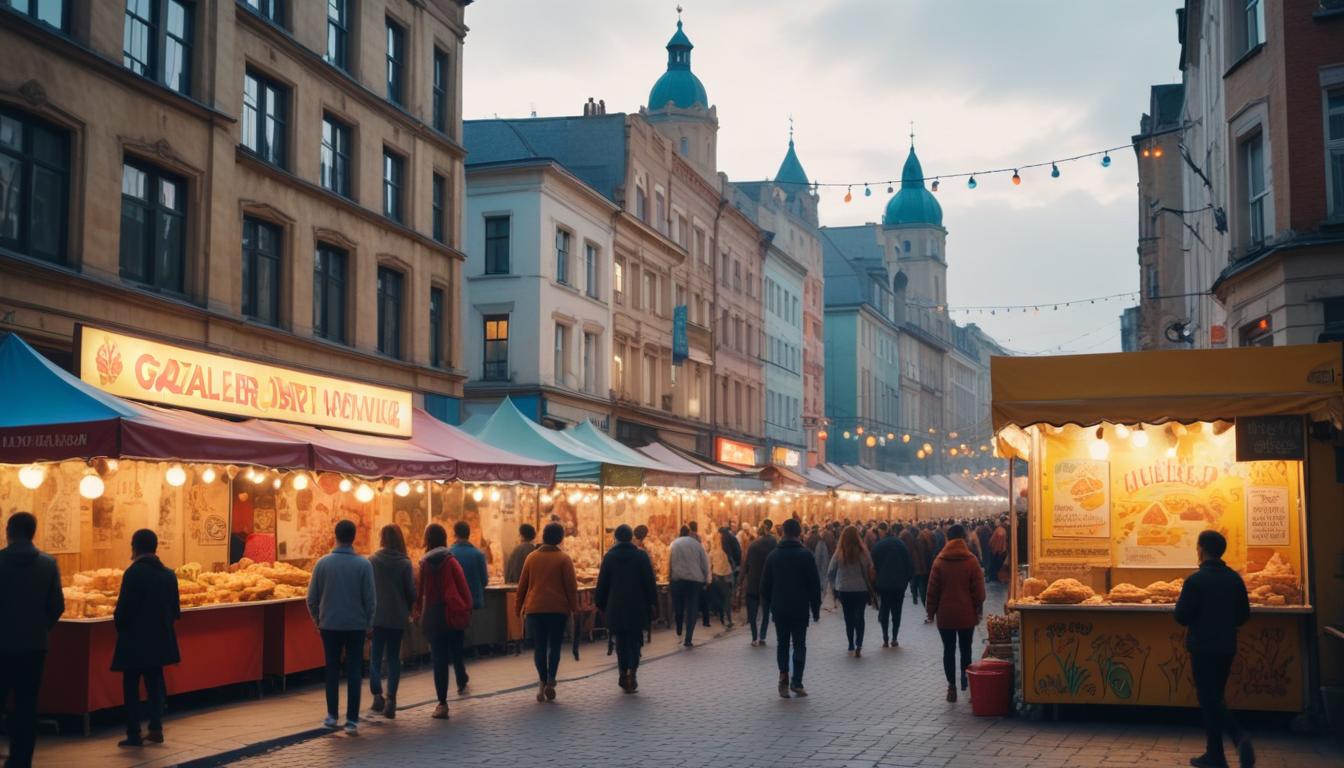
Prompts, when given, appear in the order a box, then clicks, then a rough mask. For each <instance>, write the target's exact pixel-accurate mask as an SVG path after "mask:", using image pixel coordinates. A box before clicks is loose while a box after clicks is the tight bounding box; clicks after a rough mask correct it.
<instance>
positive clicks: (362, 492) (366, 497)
mask: <svg viewBox="0 0 1344 768" xmlns="http://www.w3.org/2000/svg"><path fill="white" fill-rule="evenodd" d="M355 501H358V502H359V503H360V504H368V503H369V502H370V501H373V488H372V487H370V486H369V484H368V483H360V484H359V487H358V488H356V489H355Z"/></svg>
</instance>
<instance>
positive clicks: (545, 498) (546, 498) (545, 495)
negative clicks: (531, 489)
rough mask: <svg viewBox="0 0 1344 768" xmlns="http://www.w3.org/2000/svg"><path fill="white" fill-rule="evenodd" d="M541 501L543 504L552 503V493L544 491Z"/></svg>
mask: <svg viewBox="0 0 1344 768" xmlns="http://www.w3.org/2000/svg"><path fill="white" fill-rule="evenodd" d="M541 503H542V504H550V503H551V494H549V493H543V494H541Z"/></svg>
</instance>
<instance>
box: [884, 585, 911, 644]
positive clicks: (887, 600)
mask: <svg viewBox="0 0 1344 768" xmlns="http://www.w3.org/2000/svg"><path fill="white" fill-rule="evenodd" d="M877 597H878V603H877V623H878V624H880V625H881V626H882V642H884V643H885V642H888V641H896V640H899V639H900V638H899V635H900V634H901V603H902V602H904V601H905V587H902V588H900V589H880V590H878V591H877ZM888 622H890V624H891V634H887V624H888Z"/></svg>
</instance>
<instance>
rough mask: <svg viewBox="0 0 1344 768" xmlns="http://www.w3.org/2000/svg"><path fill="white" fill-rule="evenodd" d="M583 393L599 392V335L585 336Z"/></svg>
mask: <svg viewBox="0 0 1344 768" xmlns="http://www.w3.org/2000/svg"><path fill="white" fill-rule="evenodd" d="M583 391H584V392H587V393H589V394H594V393H596V392H597V334H595V333H584V334H583Z"/></svg>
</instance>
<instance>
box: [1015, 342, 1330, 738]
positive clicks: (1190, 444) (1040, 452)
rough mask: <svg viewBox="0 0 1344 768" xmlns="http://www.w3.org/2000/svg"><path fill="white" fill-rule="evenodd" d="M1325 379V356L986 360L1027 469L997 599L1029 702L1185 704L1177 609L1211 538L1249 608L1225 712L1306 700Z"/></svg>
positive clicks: (1324, 468)
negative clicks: (1208, 534) (1014, 623)
mask: <svg viewBox="0 0 1344 768" xmlns="http://www.w3.org/2000/svg"><path fill="white" fill-rule="evenodd" d="M1340 371H1341V347H1340V345H1314V346H1301V347H1284V348H1248V349H1231V350H1201V351H1180V352H1142V353H1130V354H1112V355H1086V356H1069V357H1054V358H995V359H994V361H993V367H992V381H993V394H994V401H993V418H994V428H995V430H996V433H997V435H998V438H997V439H998V447H999V450H1000V452H1001V453H1002V454H1004V455H1007V456H1011V457H1014V458H1015V459H1025V460H1027V461H1028V462H1029V467H1030V473H1029V489H1030V493H1029V500H1030V504H1029V511H1028V525H1027V536H1028V537H1029V541H1028V553H1029V557H1028V560H1029V562H1030V565H1029V566H1025V567H1024V568H1023V569H1022V570H1021V572H1018V569H1017V568H1016V567H1014V568H1013V571H1014V573H1015V574H1016V578H1014V579H1013V581H1012V585H1011V593H1010V599H1009V605H1010V608H1011V609H1013V610H1015V611H1016V612H1017V613H1018V614H1019V615H1020V638H1021V658H1022V666H1023V669H1022V670H1021V671H1022V676H1021V680H1022V682H1021V693H1022V698H1023V700H1024V701H1025V702H1026V703H1029V704H1075V703H1089V704H1141V705H1154V706H1184V707H1188V706H1194V705H1195V693H1194V687H1193V682H1192V678H1191V675H1190V672H1189V656H1188V654H1187V653H1186V651H1185V647H1184V637H1185V630H1184V629H1183V628H1182V627H1180V626H1179V625H1177V624H1176V622H1175V620H1174V618H1173V616H1172V611H1173V604H1174V603H1175V601H1176V599H1177V597H1178V596H1179V594H1180V590H1181V585H1182V580H1183V579H1184V577H1185V576H1187V575H1189V574H1190V573H1191V572H1192V571H1194V570H1195V568H1196V567H1197V566H1198V563H1197V556H1196V552H1195V539H1196V538H1197V536H1198V535H1199V533H1200V532H1201V531H1203V530H1206V529H1211V530H1216V531H1218V532H1220V533H1222V534H1223V535H1224V536H1225V537H1226V539H1227V541H1228V550H1227V553H1226V554H1225V555H1224V560H1225V561H1226V562H1227V564H1228V565H1229V566H1231V567H1232V568H1234V569H1236V570H1238V571H1240V572H1241V573H1242V575H1243V578H1244V580H1245V581H1246V585H1247V588H1248V590H1249V591H1250V596H1251V602H1252V608H1251V612H1252V613H1251V619H1250V621H1249V622H1248V624H1247V625H1246V626H1244V627H1242V629H1241V631H1240V633H1239V651H1238V657H1237V663H1236V665H1235V666H1234V668H1233V673H1232V678H1231V680H1230V682H1229V684H1228V700H1229V703H1230V704H1231V705H1232V706H1233V707H1236V708H1240V709H1254V710H1284V711H1302V710H1303V709H1305V708H1306V707H1307V704H1308V700H1309V699H1308V696H1307V691H1308V690H1309V678H1310V676H1311V674H1312V664H1311V663H1310V659H1311V658H1312V655H1313V650H1312V649H1313V648H1314V647H1316V642H1317V640H1316V636H1315V633H1316V626H1317V622H1316V618H1315V611H1316V608H1315V607H1314V606H1313V595H1312V586H1313V583H1315V584H1322V583H1323V582H1322V580H1321V579H1320V578H1319V571H1317V574H1318V576H1317V578H1316V579H1315V580H1313V579H1309V578H1307V575H1308V574H1309V573H1310V572H1311V571H1312V568H1313V558H1312V555H1311V541H1312V538H1313V532H1315V533H1316V534H1319V533H1321V532H1322V531H1325V530H1328V528H1326V527H1325V526H1330V525H1335V526H1337V525H1338V524H1337V523H1336V522H1334V521H1333V520H1332V519H1331V518H1334V517H1337V513H1338V510H1339V509H1340V506H1341V497H1340V486H1339V485H1338V483H1337V482H1336V481H1335V477H1334V470H1335V451H1336V450H1337V449H1336V448H1335V447H1334V445H1333V442H1332V441H1331V440H1329V439H1325V440H1322V439H1319V438H1318V437H1317V436H1318V435H1319V436H1325V437H1327V438H1328V437H1329V435H1331V434H1333V431H1334V430H1335V429H1337V428H1338V427H1339V425H1340V420H1341V415H1344V388H1342V387H1341V376H1340ZM1309 477H1310V478H1311V479H1312V482H1308V478H1309ZM1336 535H1337V534H1336ZM1012 550H1013V552H1014V553H1016V551H1017V547H1012ZM1015 559H1016V558H1015ZM1337 598H1338V593H1337V592H1336V602H1338V600H1337Z"/></svg>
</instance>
